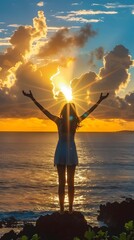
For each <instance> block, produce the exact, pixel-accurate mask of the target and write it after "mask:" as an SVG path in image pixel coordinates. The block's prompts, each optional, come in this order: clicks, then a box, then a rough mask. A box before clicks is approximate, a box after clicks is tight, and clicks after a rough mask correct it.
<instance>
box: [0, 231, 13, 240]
mask: <svg viewBox="0 0 134 240" xmlns="http://www.w3.org/2000/svg"><path fill="white" fill-rule="evenodd" d="M16 239H17V235H16V233H15V232H14V231H13V230H11V231H10V232H8V233H5V234H4V235H3V236H2V237H1V238H0V240H16Z"/></svg>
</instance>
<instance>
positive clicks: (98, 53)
mask: <svg viewBox="0 0 134 240" xmlns="http://www.w3.org/2000/svg"><path fill="white" fill-rule="evenodd" d="M103 57H104V48H103V47H99V48H96V49H95V50H94V51H91V52H90V54H89V61H88V63H89V66H90V67H92V68H95V67H96V60H102V59H103Z"/></svg>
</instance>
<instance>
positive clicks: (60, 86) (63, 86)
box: [50, 68, 73, 102]
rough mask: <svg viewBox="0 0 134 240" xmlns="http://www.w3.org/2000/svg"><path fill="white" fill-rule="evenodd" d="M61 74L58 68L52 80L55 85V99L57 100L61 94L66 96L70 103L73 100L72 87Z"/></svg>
mask: <svg viewBox="0 0 134 240" xmlns="http://www.w3.org/2000/svg"><path fill="white" fill-rule="evenodd" d="M60 74H61V72H60V69H59V68H58V70H57V73H55V74H54V75H53V76H51V78H50V80H51V81H52V84H53V94H54V98H55V99H57V97H58V95H59V93H60V92H61V93H62V94H63V95H64V97H65V99H66V101H67V102H70V101H72V99H73V96H72V88H71V85H70V83H68V82H67V81H66V80H65V79H64V77H62V76H61V75H60Z"/></svg>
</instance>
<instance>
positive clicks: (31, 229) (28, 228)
mask: <svg viewBox="0 0 134 240" xmlns="http://www.w3.org/2000/svg"><path fill="white" fill-rule="evenodd" d="M35 233H36V227H35V226H33V224H31V223H27V224H25V225H24V227H23V229H22V230H21V231H20V233H19V234H18V236H17V237H18V238H20V237H22V236H23V235H26V236H27V237H28V238H29V239H31V238H32V236H33V235H34V234H35Z"/></svg>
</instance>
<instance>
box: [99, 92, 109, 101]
mask: <svg viewBox="0 0 134 240" xmlns="http://www.w3.org/2000/svg"><path fill="white" fill-rule="evenodd" d="M108 95H109V93H107V94H105V95H103V93H101V94H100V99H99V101H100V102H101V101H103V100H104V99H105V98H107V97H108Z"/></svg>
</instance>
